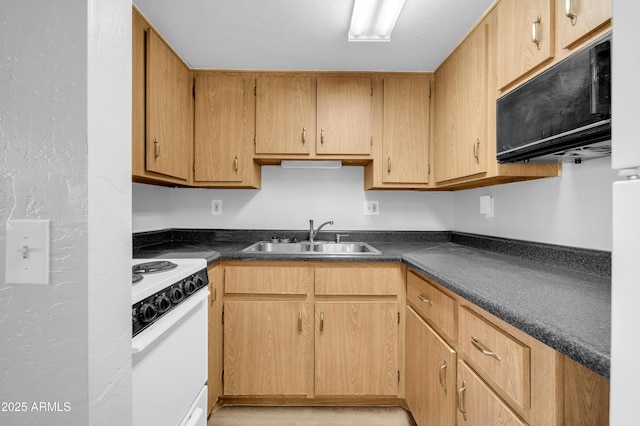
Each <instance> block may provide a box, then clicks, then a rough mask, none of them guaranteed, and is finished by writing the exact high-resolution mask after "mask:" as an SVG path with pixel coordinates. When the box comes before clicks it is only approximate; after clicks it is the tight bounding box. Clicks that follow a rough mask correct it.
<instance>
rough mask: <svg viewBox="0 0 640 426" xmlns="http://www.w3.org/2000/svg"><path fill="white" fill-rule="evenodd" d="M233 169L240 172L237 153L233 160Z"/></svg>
mask: <svg viewBox="0 0 640 426" xmlns="http://www.w3.org/2000/svg"><path fill="white" fill-rule="evenodd" d="M233 169H234V171H235V172H236V174H238V156H237V155H236V158H235V159H234V160H233Z"/></svg>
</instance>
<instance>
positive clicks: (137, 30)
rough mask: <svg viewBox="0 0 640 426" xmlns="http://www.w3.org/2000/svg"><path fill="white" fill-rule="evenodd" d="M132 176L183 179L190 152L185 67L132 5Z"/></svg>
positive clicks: (188, 81)
mask: <svg viewBox="0 0 640 426" xmlns="http://www.w3.org/2000/svg"><path fill="white" fill-rule="evenodd" d="M132 42H133V45H132V56H133V63H132V65H133V67H132V73H133V74H132V95H133V98H132V114H133V118H132V174H133V180H134V181H141V182H155V183H160V184H179V185H186V184H188V183H189V182H190V180H191V168H192V158H193V138H192V121H193V120H192V111H193V110H192V97H191V74H190V73H191V72H190V70H189V68H188V67H187V66H186V65H185V64H184V62H182V60H181V59H180V58H179V57H178V56H177V55H176V54H175V53H174V52H173V50H171V48H170V47H169V46H168V45H167V44H166V43H165V42H164V41H163V40H162V39H161V38H160V37H159V36H158V34H156V32H155V31H154V30H153V29H151V28H150V27H149V25H148V24H147V23H146V22H145V21H144V19H143V18H142V17H141V16H140V15H139V14H138V13H137V12H136V11H135V10H134V12H133V39H132Z"/></svg>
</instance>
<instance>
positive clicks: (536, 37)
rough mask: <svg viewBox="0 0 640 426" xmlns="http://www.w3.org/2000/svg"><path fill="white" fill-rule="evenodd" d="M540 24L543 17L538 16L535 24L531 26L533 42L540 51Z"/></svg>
mask: <svg viewBox="0 0 640 426" xmlns="http://www.w3.org/2000/svg"><path fill="white" fill-rule="evenodd" d="M540 22H542V17H541V16H540V15H538V17H537V18H536V20H535V22H534V23H533V24H532V25H531V41H532V42H534V43H535V44H536V46H537V47H538V50H540V34H539V31H540Z"/></svg>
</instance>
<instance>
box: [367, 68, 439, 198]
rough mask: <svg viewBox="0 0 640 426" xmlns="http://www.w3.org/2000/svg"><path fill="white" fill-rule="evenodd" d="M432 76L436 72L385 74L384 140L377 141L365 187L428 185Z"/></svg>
mask: <svg viewBox="0 0 640 426" xmlns="http://www.w3.org/2000/svg"><path fill="white" fill-rule="evenodd" d="M432 80H433V75H432V74H416V75H387V76H384V77H383V78H382V102H381V104H382V113H381V114H382V129H381V132H382V143H381V144H377V145H376V144H374V147H373V149H374V154H373V155H374V160H373V161H372V162H371V163H369V164H368V165H367V167H366V168H365V188H367V189H374V188H380V189H384V188H427V187H428V183H429V140H430V125H429V124H430V112H431V106H430V104H431V82H432ZM374 139H375V138H374Z"/></svg>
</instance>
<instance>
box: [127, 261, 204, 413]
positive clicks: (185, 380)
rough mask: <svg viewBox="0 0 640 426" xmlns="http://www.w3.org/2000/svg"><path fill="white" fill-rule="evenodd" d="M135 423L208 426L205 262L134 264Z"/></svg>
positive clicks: (148, 262) (136, 262)
mask: <svg viewBox="0 0 640 426" xmlns="http://www.w3.org/2000/svg"><path fill="white" fill-rule="evenodd" d="M132 283H133V286H132V300H131V302H132V306H131V312H132V315H131V316H132V334H133V339H132V366H133V424H134V425H135V426H138V425H139V426H146V425H150V424H153V425H160V424H161V425H169V426H172V425H180V426H187V425H189V426H196V425H198V426H206V422H207V387H206V385H205V383H206V381H207V318H208V314H207V298H208V296H209V290H208V287H207V284H208V283H209V279H208V276H207V263H206V261H205V260H204V259H134V260H133V262H132Z"/></svg>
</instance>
